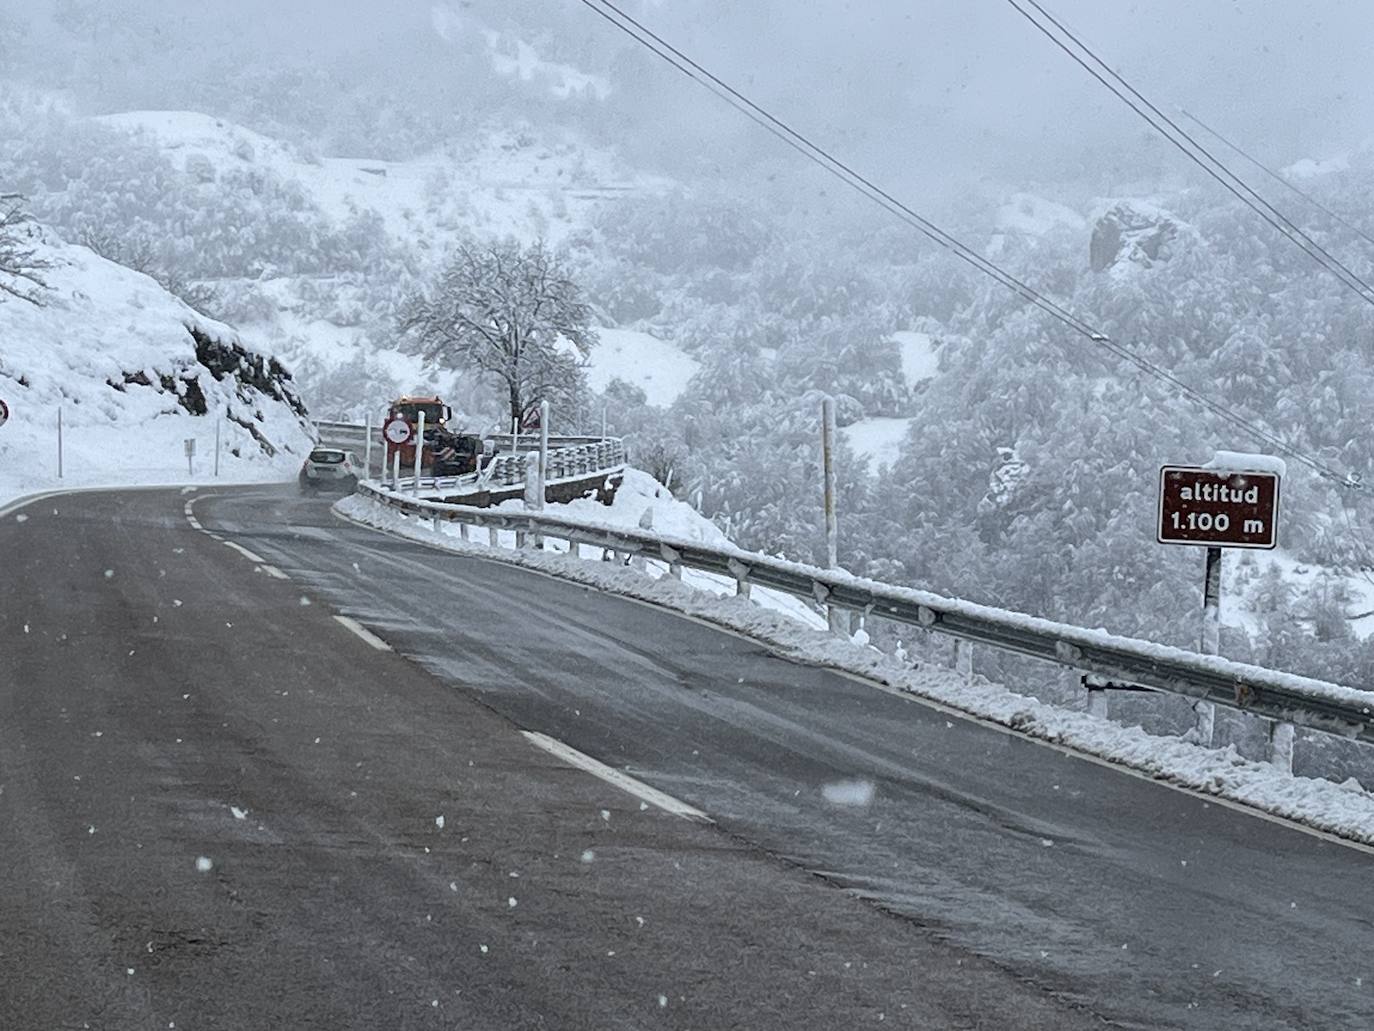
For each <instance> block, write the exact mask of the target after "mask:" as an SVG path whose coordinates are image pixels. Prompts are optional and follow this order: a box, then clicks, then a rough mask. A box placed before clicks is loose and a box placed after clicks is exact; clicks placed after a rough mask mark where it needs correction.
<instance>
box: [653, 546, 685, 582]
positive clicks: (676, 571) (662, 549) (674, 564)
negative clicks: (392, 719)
mask: <svg viewBox="0 0 1374 1031" xmlns="http://www.w3.org/2000/svg"><path fill="white" fill-rule="evenodd" d="M658 553H659V555H660V556H662V558H663V560H664V561H665V562H667V563H668V575H669V576H671V577H672V578H673V579H674V580H681V579H682V556H681V555H680V554H678V551H677V549H676V548H670V547H669V546H668V545H666V544H660V545H659V546H658Z"/></svg>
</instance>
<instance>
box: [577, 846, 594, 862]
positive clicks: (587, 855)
mask: <svg viewBox="0 0 1374 1031" xmlns="http://www.w3.org/2000/svg"><path fill="white" fill-rule="evenodd" d="M579 858H580V859H581V860H582V862H584V863H590V862H594V861H595V859H596V853H595V852H593V851H592V850H591V849H587V850H586V851H585V852H583V853H582V855H581V856H580V857H579Z"/></svg>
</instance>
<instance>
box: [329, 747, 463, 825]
mask: <svg viewBox="0 0 1374 1031" xmlns="http://www.w3.org/2000/svg"><path fill="white" fill-rule="evenodd" d="M316 740H317V741H318V740H319V739H318V738H316ZM434 826H436V827H438V828H439V829H440V830H443V829H444V818H443V817H442V816H436V817H435V818H434Z"/></svg>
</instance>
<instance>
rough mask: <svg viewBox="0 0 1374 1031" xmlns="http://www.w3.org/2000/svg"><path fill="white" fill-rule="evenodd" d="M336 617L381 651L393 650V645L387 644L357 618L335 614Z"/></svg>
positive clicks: (341, 623) (347, 627)
mask: <svg viewBox="0 0 1374 1031" xmlns="http://www.w3.org/2000/svg"><path fill="white" fill-rule="evenodd" d="M334 618H335V619H337V620H338V621H339V624H340V625H341V626H343V627H345V628H346V629H348V630H351V631H352V632H353V633H355V634H357V635H358V637H360V638H362V639H363V640H364V641H366V642H367V643H368V644H370V645H372V647H374V648H376V649H377V650H378V651H379V652H389V651H391V650H392V649H391V645H389V644H387V643H386V642H385V641H383V640H382V639H381V638H380V637H378V636H377V635H376V634H374V633H373V632H372V631H371V630H369V629H368V628H367V627H365V626H363V625H362V624H361V623H359V622H358V621H357V620H356V619H349V618H348V617H347V616H335V617H334Z"/></svg>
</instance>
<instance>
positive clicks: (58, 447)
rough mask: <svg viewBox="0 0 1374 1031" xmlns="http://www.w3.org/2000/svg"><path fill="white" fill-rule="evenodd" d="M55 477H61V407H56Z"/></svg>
mask: <svg viewBox="0 0 1374 1031" xmlns="http://www.w3.org/2000/svg"><path fill="white" fill-rule="evenodd" d="M57 478H58V479H59V480H60V479H62V408H61V406H58V409H57Z"/></svg>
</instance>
